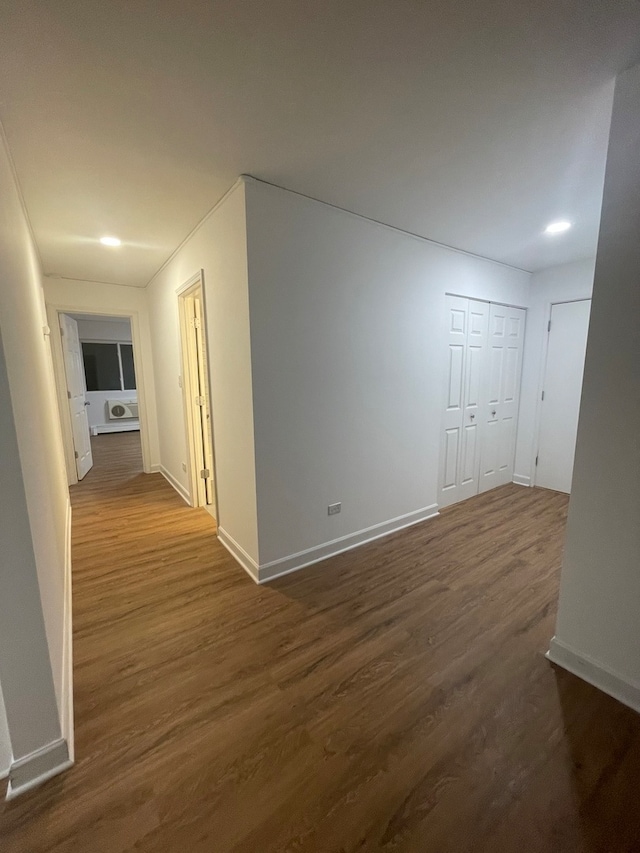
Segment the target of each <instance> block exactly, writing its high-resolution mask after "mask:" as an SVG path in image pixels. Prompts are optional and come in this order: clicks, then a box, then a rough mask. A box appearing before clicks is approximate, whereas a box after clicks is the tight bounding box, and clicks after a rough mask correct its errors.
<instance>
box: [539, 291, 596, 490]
mask: <svg viewBox="0 0 640 853" xmlns="http://www.w3.org/2000/svg"><path fill="white" fill-rule="evenodd" d="M590 311H591V300H590V299H581V300H580V301H577V302H560V303H558V304H556V305H552V306H551V326H550V329H549V341H548V347H547V363H546V367H545V374H544V383H543V385H544V392H543V399H542V402H541V415H540V436H539V441H538V460H537V464H536V474H535V484H536V486H542V487H543V488H545V489H555V490H556V491H559V492H570V491H571V479H572V476H573V457H574V454H575V449H576V435H577V432H578V416H579V413H580V397H581V395H582V374H583V371H584V357H585V353H586V349H587V333H588V331H589V313H590Z"/></svg>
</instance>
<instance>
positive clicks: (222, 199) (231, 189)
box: [144, 175, 245, 287]
mask: <svg viewBox="0 0 640 853" xmlns="http://www.w3.org/2000/svg"><path fill="white" fill-rule="evenodd" d="M244 182H245V176H244V175H240V177H239V178H236V180H235V181H234V182H233V184H232V185H231V186H230V187H229V189H228V190H227V191H226V192H225V193H224V195H222V196H221V197H220V198H219V199H218V201H217V202H216V203H215V204H214V205H213V207H212V208H210V209H209V210H208V211H207V212H206V213H205V215H204V216H203V217H202V219H201V220H200V222H198V224H197V225H196V226H195V227H194V228H192V229H191V231H189V233H188V234H187V236H186V237H185V238H184V240H183V241H182V243H180V245H179V246H176V248H175V249H174V250H173V252H171V254H170V255H169V257H168V258H167V259H166V260H165V261H163V262H162V264H160V266H159V267H158V269H157V270H156V271H155V272H154V274H153V275H152V276H151V278H150V279H149V281H148V282H147V283H146V284H145V285H144V286H145V287H149V285H150V284H151V283H152V282H153V281H154V280H155V279H156V278H157V277H158V276H159V275H160V273H161V272H162V270H163V269H166V267H168V266H169V264H170V263H171V261H172V260H173V259H174V258H175V257H176V255H177V254H178V253H179V252H180V251H181V250H182V248H183V247H184V246H186V245H187V243H188V242H189V240H191V238H192V237H194V236H195V235H196V234H197V233H198V231H199V230H200V229H201V228H202V226H203V225H204V224H205V222H206V221H207V220H208V219H210V218H211V217H212V216H213V214H214V213H215V212H216V210H217V209H218V208H219V207H220V205H222V204H224V202H225V201H226V200H227V199H228V198H229V196H230V195H231V194H232V193H233V192H234V191H235V190H236V189H237V188H238V187H239V186H240V185H241V184H243V183H244Z"/></svg>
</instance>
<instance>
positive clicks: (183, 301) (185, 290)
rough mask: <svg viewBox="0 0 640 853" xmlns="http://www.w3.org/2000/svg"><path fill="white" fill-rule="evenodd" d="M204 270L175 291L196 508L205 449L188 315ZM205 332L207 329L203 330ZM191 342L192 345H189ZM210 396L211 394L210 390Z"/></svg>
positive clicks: (201, 499)
mask: <svg viewBox="0 0 640 853" xmlns="http://www.w3.org/2000/svg"><path fill="white" fill-rule="evenodd" d="M202 282H203V271H202V270H200V271H199V272H197V273H194V274H193V275H192V276H191V278H190V279H189V280H188V281H186V282H185V283H184V284H182V285H181V286H180V287H179V288H178V289H177V290H176V297H177V300H178V303H177V306H178V318H177V319H178V340H179V341H180V373H181V376H182V410H183V423H184V432H185V436H184V438H185V444H186V447H187V457H188V458H187V477H188V478H189V487H188V493H189V504H190V506H193V507H199V506H204V505H205V504H206V500H205V499H204V495H203V492H204V489H203V486H202V483H201V481H200V476H199V472H200V470H201V469H202V468H204V467H205V465H204V459H203V453H204V451H203V449H202V435H201V434H200V436H199V439H200V440H199V441H198V436H197V430H198V427H197V426H196V422H195V418H194V415H193V398H194V397H195V396H196V394H195V391H196V389H195V387H194V381H193V378H194V370H196V371H197V368H194V363H193V362H194V358H195V355H194V352H193V350H192V346H194V344H193V340H192V338H191V337H190V330H189V321H188V318H187V299H188V298H189V296H191V295H192V294H193V293H195V292H196V291H198V290H199V291H200V294H201V295H202V293H203V291H204V287H203V284H202ZM204 333H205V335H206V328H205V329H204ZM190 344H191V346H190ZM209 397H211V393H210V392H209Z"/></svg>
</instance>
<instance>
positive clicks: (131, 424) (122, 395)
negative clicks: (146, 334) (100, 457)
mask: <svg viewBox="0 0 640 853" xmlns="http://www.w3.org/2000/svg"><path fill="white" fill-rule="evenodd" d="M71 316H72V317H73V316H75V319H77V321H78V337H79V338H80V342H83V341H93V342H99V343H123V344H130V343H131V341H132V335H131V321H130V320H128V319H111V318H100V319H98V320H93V319H87V318H86V317H78V316H77V315H73V314H72V315H71ZM85 398H86V401H87V403H89V405H88V406H87V418H88V420H89V429H90V430H91V431H92V432H95V431H100V432H101V433H102V432H122V431H124V430H135V429H140V421H139V420H138V419H137V418H135V419H131V420H130V419H126V420H122V421H113V420H111V419H110V418H109V407H108V401H109V400H122V401H123V402H130V401H132V400H133V401H137V399H138V392H137V390H136V389H135V388H134V389H132V390H126V391H87V392H86V394H85Z"/></svg>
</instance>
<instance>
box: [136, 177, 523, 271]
mask: <svg viewBox="0 0 640 853" xmlns="http://www.w3.org/2000/svg"><path fill="white" fill-rule="evenodd" d="M239 182H243V183H249V182H251V183H254V184H263V185H264V186H266V187H271V188H272V189H276V190H281V191H282V192H285V193H291V194H292V195H297V196H300V197H301V198H306V199H307V201H312V202H315V204H322V205H324V206H325V207H331V208H333V210H338V211H340V213H345V214H346V215H347V216H350V217H352V218H355V219H360V220H364V221H365V222H370V223H371V224H372V225H378V226H380V227H381V228H386V229H388V230H389V231H395V232H396V234H404V236H405V237H411V238H413V239H414V240H418V241H419V242H420V243H428V244H429V245H430V246H438V247H439V248H440V249H446V250H447V251H448V252H455V253H456V255H466V256H467V257H468V258H476V259H477V260H479V261H486V263H488V264H496V265H497V266H499V267H506V268H507V269H510V270H517V271H518V272H524V273H527V274H528V275H531V270H525V269H523V268H522V267H516V266H514V265H513V264H507V263H505V262H504V261H496V260H494V259H493V258H487V257H485V256H484V255H476V254H474V253H473V252H468V251H467V250H466V249H459V248H458V247H457V246H449V245H448V244H447V243H439V242H438V241H437V240H431V239H430V238H429V237H423V236H422V234H416V233H415V232H414V231H405V230H404V229H403V228H398V227H397V226H396V225H389V223H388V222H382V221H381V220H379V219H373V218H372V217H371V216H363V214H361V213H355V212H354V211H353V210H348V209H347V208H346V207H340V206H339V205H337V204H332V203H331V202H330V201H322V199H319V198H315V196H312V195H307V194H306V193H301V192H298V191H297V190H290V189H287V187H283V186H280V184H274V183H272V182H271V181H265V180H263V179H262V178H256V177H254V176H253V175H249V174H243V175H240V178H239V179H238V181H236V183H235V184H234V185H233V187H231V189H230V190H228V192H227V193H225V195H224V196H223V197H222V198H221V199H220V201H219V202H218V204H217V205H216V207H217V206H218V205H220V204H222V202H223V201H224V200H225V198H226V197H227V196H228V195H229V193H230V192H231V190H234V189H235V188H236V185H237V184H238V183H239ZM214 210H215V208H213V209H212V210H211V211H210V212H209V213H208V214H207V216H206V217H205V219H204V220H203V221H202V223H201V225H202V224H204V222H205V221H206V220H207V219H208V218H209V216H210V215H211V213H213V211H214ZM199 227H200V225H198V226H196V228H195V229H194V232H195V230H197V229H198V228H199ZM194 232H192V233H194ZM187 239H188V238H187ZM185 242H186V241H185ZM182 245H184V244H182ZM182 245H180V246H178V249H176V251H178V250H179V249H181V248H182ZM169 260H171V258H169V259H168V260H167V261H166V262H165V263H168V262H169ZM161 270H162V267H160V269H159V270H158V272H160V271H161ZM157 274H158V273H156V275H157ZM154 278H155V276H154ZM151 281H153V279H151Z"/></svg>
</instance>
